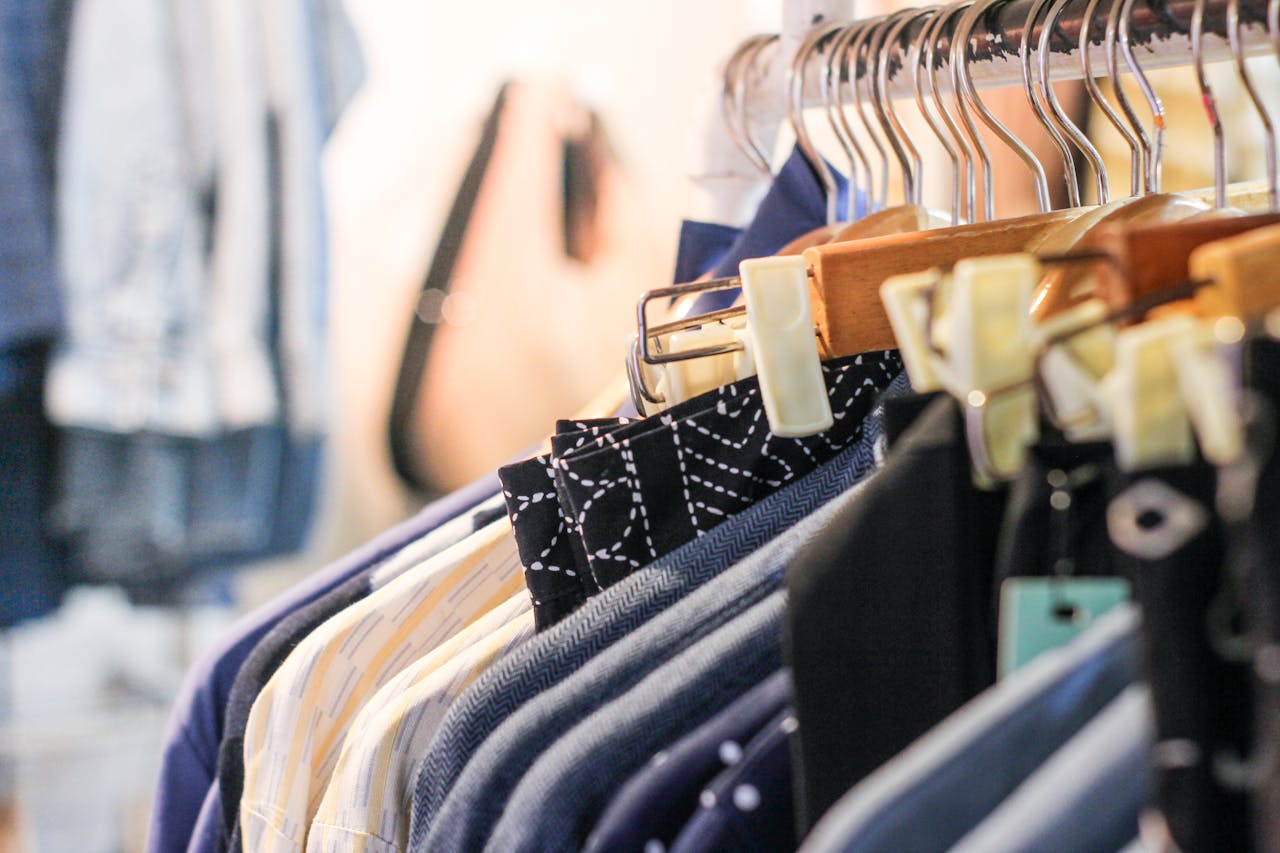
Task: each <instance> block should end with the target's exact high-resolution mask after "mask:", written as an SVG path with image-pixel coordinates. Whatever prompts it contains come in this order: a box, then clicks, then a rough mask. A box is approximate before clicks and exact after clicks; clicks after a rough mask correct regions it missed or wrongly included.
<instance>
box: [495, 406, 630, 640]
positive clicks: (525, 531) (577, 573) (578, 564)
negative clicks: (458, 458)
mask: <svg viewBox="0 0 1280 853" xmlns="http://www.w3.org/2000/svg"><path fill="white" fill-rule="evenodd" d="M625 423H627V421H626V420H624V419H620V418H611V419H601V420H592V421H559V422H557V423H556V436H555V437H554V438H553V440H552V453H548V454H545V455H542V456H536V457H534V458H533V459H526V460H524V461H523V462H516V463H514V464H512V465H507V466H504V467H502V468H499V469H498V479H500V480H501V481H502V494H503V497H504V498H505V500H506V504H507V515H508V516H509V517H510V519H511V527H512V531H513V532H514V534H515V539H516V549H517V550H518V551H519V553H520V564H521V565H522V566H524V578H525V584H526V585H527V586H528V587H529V594H530V595H531V596H532V598H533V617H534V625H535V626H536V628H537V630H539V631H544V630H546V629H547V628H550V627H551V626H552V625H554V624H556V623H557V622H559V621H560V620H561V619H563V618H564V617H566V616H568V615H569V614H570V613H572V612H573V611H574V610H576V609H577V608H578V606H579V605H580V604H582V602H584V601H586V600H587V597H588V596H589V595H591V594H592V593H594V592H598V591H599V587H598V586H597V585H596V583H595V579H594V578H593V577H592V576H591V572H590V570H589V568H588V566H587V558H586V553H585V552H584V551H583V549H582V539H581V537H579V536H578V535H577V525H576V524H574V523H573V521H572V520H571V519H569V518H567V517H566V514H565V512H564V510H563V509H562V507H561V504H560V500H559V497H558V496H557V489H556V476H555V469H554V468H553V466H552V460H553V457H554V456H556V455H557V454H558V453H562V452H566V450H568V449H574V448H577V447H581V446H582V445H583V444H584V443H586V442H587V441H588V440H589V439H592V438H595V437H596V436H599V435H602V434H603V433H605V432H609V431H611V430H615V429H617V428H618V427H620V426H622V425H623V424H625Z"/></svg>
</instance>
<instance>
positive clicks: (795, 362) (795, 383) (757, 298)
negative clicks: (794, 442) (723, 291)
mask: <svg viewBox="0 0 1280 853" xmlns="http://www.w3.org/2000/svg"><path fill="white" fill-rule="evenodd" d="M739 273H740V275H741V276H742V293H743V296H744V297H745V298H746V303H747V329H748V330H749V333H750V336H751V343H752V353H753V356H754V358H755V366H756V375H757V376H758V377H759V379H760V395H761V398H762V399H763V401H764V410H765V414H766V415H767V416H768V418H769V429H770V430H771V431H772V432H773V434H774V435H777V436H782V437H784V438H796V437H800V436H806V435H813V434H815V433H819V432H822V431H823V430H825V429H828V428H830V427H831V425H832V424H833V423H835V418H834V416H833V415H832V413H831V402H830V400H829V399H828V398H827V386H826V382H825V380H824V379H823V374H822V363H821V361H820V360H819V358H818V349H817V347H816V346H815V345H814V340H813V315H812V313H811V310H810V307H809V281H808V276H807V274H806V270H805V265H804V260H803V259H802V258H799V257H795V256H790V257H779V258H757V259H754V260H747V261H743V262H742V264H741V265H740V266H739Z"/></svg>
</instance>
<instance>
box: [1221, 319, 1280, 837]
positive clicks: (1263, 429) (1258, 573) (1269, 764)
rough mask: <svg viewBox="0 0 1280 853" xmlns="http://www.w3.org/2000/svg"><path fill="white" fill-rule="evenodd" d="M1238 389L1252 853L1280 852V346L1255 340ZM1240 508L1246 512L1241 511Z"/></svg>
mask: <svg viewBox="0 0 1280 853" xmlns="http://www.w3.org/2000/svg"><path fill="white" fill-rule="evenodd" d="M1244 365H1245V383H1246V385H1247V386H1248V387H1249V388H1251V389H1252V390H1253V391H1254V392H1255V393H1256V397H1255V403H1256V404H1257V406H1258V411H1257V416H1256V418H1255V419H1254V425H1253V429H1252V430H1251V432H1252V433H1253V435H1252V436H1251V437H1252V439H1253V440H1252V441H1251V445H1253V446H1252V448H1251V449H1252V452H1253V454H1254V455H1255V457H1256V460H1257V465H1258V471H1257V480H1256V484H1249V483H1243V484H1241V485H1242V487H1245V488H1248V487H1249V486H1250V485H1254V492H1255V494H1254V496H1253V504H1252V507H1251V508H1249V509H1250V511H1249V518H1248V521H1247V523H1246V524H1245V525H1243V526H1242V527H1243V529H1241V530H1238V531H1235V532H1236V533H1237V535H1236V536H1235V537H1233V539H1234V541H1233V543H1232V546H1233V553H1232V555H1231V557H1230V559H1231V560H1233V561H1235V565H1234V566H1233V567H1234V568H1238V569H1239V571H1240V573H1241V575H1240V576H1241V579H1242V582H1243V583H1244V585H1245V586H1246V589H1247V592H1248V607H1249V621H1250V627H1251V628H1252V631H1253V637H1254V639H1255V641H1256V642H1255V650H1254V666H1253V689H1254V733H1255V734H1254V743H1253V754H1254V756H1255V759H1256V760H1257V761H1258V762H1259V766H1260V767H1262V768H1263V769H1264V772H1263V775H1262V777H1261V778H1260V779H1259V780H1258V782H1259V784H1258V787H1257V789H1256V791H1255V792H1254V798H1253V820H1254V848H1255V849H1257V850H1277V849H1280V452H1277V448H1276V436H1277V434H1278V433H1277V429H1278V425H1280V341H1275V340H1272V339H1270V338H1258V339H1255V340H1253V341H1250V342H1249V344H1247V346H1246V349H1245V353H1244ZM1246 506H1247V505H1246Z"/></svg>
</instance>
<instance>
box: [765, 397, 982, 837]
mask: <svg viewBox="0 0 1280 853" xmlns="http://www.w3.org/2000/svg"><path fill="white" fill-rule="evenodd" d="M1003 513H1004V495H1003V493H1001V492H991V493H988V492H980V491H978V490H977V489H975V488H974V486H973V482H972V475H971V466H970V463H969V456H968V453H967V450H966V444H965V437H964V427H963V424H962V423H961V420H960V416H959V412H958V410H957V408H956V404H955V403H954V401H952V400H950V399H949V398H945V397H944V398H939V399H936V400H934V401H933V402H932V403H930V405H929V407H928V408H927V409H926V410H925V411H924V412H923V413H922V414H921V415H920V416H919V418H918V420H917V421H916V422H915V424H914V425H913V426H912V427H911V428H910V429H909V430H908V431H907V432H906V434H904V435H903V436H902V438H901V439H900V440H899V442H898V443H897V445H896V446H895V447H894V449H893V451H892V452H891V453H890V455H889V458H888V459H887V461H886V462H885V466H884V468H883V469H882V470H881V472H880V473H879V475H878V476H877V477H876V478H875V479H874V480H873V481H872V482H870V483H869V484H868V486H867V488H866V489H865V490H864V491H863V493H862V494H861V496H860V499H859V500H858V501H856V502H854V503H853V504H852V505H850V506H849V507H847V508H846V509H845V511H844V512H843V513H841V514H840V516H839V517H837V518H836V519H834V520H833V522H832V524H831V525H830V527H829V528H828V530H827V532H826V533H825V534H824V535H823V536H822V537H820V538H819V539H817V540H816V541H814V542H813V543H812V544H811V545H810V546H809V547H808V548H807V549H805V551H804V553H802V554H801V555H800V556H799V557H798V558H797V560H796V564H795V566H794V567H793V568H792V570H791V571H790V572H789V573H788V575H787V588H788V591H789V592H790V594H791V602H792V606H791V608H790V610H789V611H788V660H789V664H790V666H791V668H792V672H793V673H794V678H795V691H796V694H795V703H796V712H797V717H798V719H799V720H800V732H799V734H798V736H797V738H796V740H795V744H796V756H795V759H796V764H797V766H798V767H799V768H800V772H799V773H798V774H797V780H796V782H797V784H796V789H797V797H798V800H799V804H798V805H799V808H798V813H799V818H800V820H801V821H802V827H801V829H802V834H803V831H804V830H807V829H808V827H810V826H812V824H813V823H814V822H815V821H816V820H817V819H818V818H819V817H820V816H821V815H822V814H823V813H824V812H826V810H827V809H828V808H830V807H831V805H832V804H834V803H835V802H836V800H838V799H839V798H840V797H841V796H842V795H843V794H844V792H846V791H847V790H849V788H851V787H852V786H853V785H854V784H856V783H857V782H858V781H859V780H861V779H862V778H864V777H865V776H867V775H868V774H869V773H870V772H871V771H873V770H875V769H876V768H877V767H879V766H880V765H881V764H883V763H884V762H886V761H888V760H889V759H890V758H892V757H893V756H894V755H896V754H897V753H899V752H901V751H902V750H903V749H905V748H906V747H907V746H908V745H909V744H910V743H911V742H912V741H914V740H915V739H916V738H917V737H919V736H920V735H922V734H924V733H925V732H926V731H928V730H929V729H930V728H932V727H933V726H934V725H936V724H938V723H940V722H941V721H942V720H943V719H945V718H946V717H947V716H948V715H949V714H951V713H952V712H954V711H955V710H957V709H958V708H960V706H962V705H963V704H964V703H965V702H967V701H969V700H970V699H972V698H973V697H974V696H977V695H978V694H979V693H980V692H982V690H984V689H986V688H987V687H989V686H990V685H991V684H992V683H993V682H994V681H995V658H996V645H995V625H994V623H993V622H992V620H991V618H990V617H991V610H990V608H991V600H992V576H993V567H994V562H995V550H996V541H995V540H996V537H997V535H998V532H999V529H1000V524H1001V520H1002V516H1003ZM837 626H838V627H837Z"/></svg>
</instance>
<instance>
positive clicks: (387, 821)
mask: <svg viewBox="0 0 1280 853" xmlns="http://www.w3.org/2000/svg"><path fill="white" fill-rule="evenodd" d="M512 602H518V603H519V604H520V605H522V606H521V607H520V612H519V613H518V614H517V615H516V616H515V617H514V618H508V619H507V620H506V624H500V625H497V626H494V625H483V626H482V625H481V622H484V621H487V620H488V617H486V619H485V620H481V622H476V623H475V624H474V625H472V626H471V627H470V628H468V629H467V631H468V633H472V634H474V635H476V637H477V639H476V641H475V642H473V643H472V644H471V645H469V646H468V647H467V648H466V649H463V650H462V651H460V652H459V653H458V654H456V655H454V656H453V657H452V658H450V659H449V661H447V662H446V663H445V664H444V665H442V666H434V667H415V668H414V669H415V673H414V674H415V675H417V676H418V677H417V678H415V679H413V681H412V683H411V684H406V683H403V682H404V681H408V679H403V680H402V679H396V681H395V682H393V683H392V684H388V685H387V686H386V687H384V688H383V689H382V690H381V691H379V694H380V695H383V694H385V699H386V701H382V702H379V703H377V704H378V707H374V706H373V705H372V703H371V706H370V707H366V708H365V709H364V710H362V711H361V712H360V716H359V717H357V718H356V721H355V723H354V724H353V725H352V727H351V732H350V733H349V734H348V735H347V741H346V744H345V745H344V746H343V749H342V755H341V757H340V758H339V759H338V766H337V768H336V769H335V770H334V773H333V777H332V778H331V779H330V780H329V787H328V789H327V790H326V791H325V794H324V799H323V800H321V802H320V808H319V810H318V811H317V812H316V817H315V820H314V821H312V823H311V831H310V833H309V834H308V835H307V853H393V851H394V853H403V851H404V850H405V849H406V848H407V847H408V841H409V815H410V809H411V808H412V805H413V792H414V786H415V784H416V782H417V778H418V765H419V764H420V763H421V758H422V756H423V755H424V754H425V753H426V749H427V746H428V744H429V743H430V742H431V738H432V736H434V734H435V732H436V729H437V727H438V726H439V725H440V721H441V720H442V719H444V714H445V711H446V710H447V709H448V707H449V703H450V702H452V701H453V700H454V699H455V698H457V696H458V695H459V694H460V693H461V692H462V691H463V690H465V689H466V687H467V685H469V684H470V683H471V682H472V681H473V680H474V679H475V678H476V677H477V676H478V675H479V674H480V673H481V672H483V671H484V670H485V669H487V668H488V667H489V665H490V664H492V663H493V661H494V660H496V659H497V658H498V657H499V656H500V655H501V654H503V653H504V652H506V651H507V650H508V649H510V648H513V647H514V646H516V645H518V644H519V643H522V642H524V641H525V640H527V639H528V638H529V637H531V636H533V632H534V626H533V609H532V606H531V605H530V603H529V596H528V595H527V594H520V595H518V596H516V598H514V599H512ZM512 602H509V603H512ZM505 610H509V608H506V607H503V608H499V611H495V614H494V615H497V614H498V613H500V612H502V611H505ZM503 615H506V614H503ZM404 675H408V671H407V670H406V672H405V673H404ZM397 682H399V683H397ZM393 685H394V688H395V689H394V690H393Z"/></svg>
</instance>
